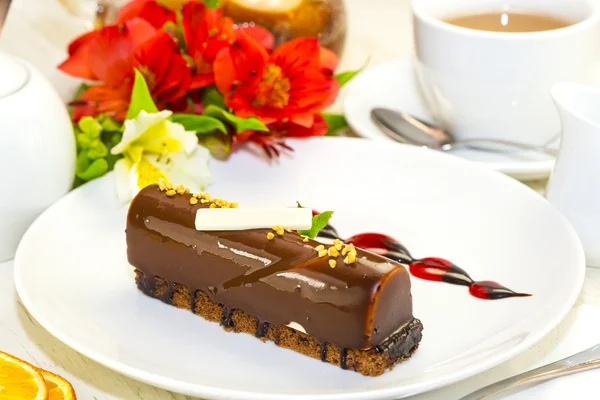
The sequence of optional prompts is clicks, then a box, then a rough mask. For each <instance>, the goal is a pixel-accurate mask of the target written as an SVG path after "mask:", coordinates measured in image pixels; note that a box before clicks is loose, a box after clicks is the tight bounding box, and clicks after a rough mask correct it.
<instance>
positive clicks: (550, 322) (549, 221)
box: [15, 138, 585, 400]
mask: <svg viewBox="0 0 600 400" xmlns="http://www.w3.org/2000/svg"><path fill="white" fill-rule="evenodd" d="M289 144H290V145H291V146H292V147H293V148H294V150H295V151H294V152H293V153H291V154H286V155H284V156H282V158H281V159H280V160H279V162H277V163H275V162H273V163H269V162H266V161H265V160H264V159H261V158H259V157H256V156H255V155H254V154H252V153H251V152H249V151H238V152H235V153H234V154H232V156H231V158H230V159H229V160H228V161H227V162H219V161H214V162H211V166H210V167H211V172H212V173H213V177H214V181H215V183H214V184H213V185H212V186H211V187H210V192H211V194H212V195H213V196H217V197H221V198H226V199H230V200H236V201H239V203H240V207H245V206H253V205H254V206H258V205H260V206H277V205H278V206H283V205H290V204H295V201H297V200H299V201H301V202H302V204H305V205H310V206H311V207H314V208H316V209H321V210H335V215H334V216H333V219H332V224H333V225H334V226H335V227H336V228H337V229H338V232H339V233H340V234H341V235H342V237H348V236H350V235H353V234H356V233H359V232H369V231H371V232H373V231H374V232H381V233H385V234H389V235H393V236H394V237H397V238H398V239H399V240H400V241H402V243H403V244H405V245H406V246H407V247H408V248H409V249H410V250H411V252H412V254H414V255H415V256H418V257H425V256H440V257H446V258H448V259H449V260H452V261H453V262H456V263H457V264H458V265H460V266H461V267H462V268H465V270H467V271H468V272H469V273H471V274H472V276H473V278H475V279H478V280H483V279H492V280H498V281H499V282H501V283H503V284H505V285H507V286H508V287H510V288H512V289H514V290H518V291H526V292H528V293H532V294H533V296H532V297H526V298H513V299H504V300H497V301H486V300H479V299H476V298H474V297H472V296H470V295H469V292H468V290H467V288H466V287H462V286H452V285H448V284H444V283H440V282H430V281H424V280H420V279H417V278H414V277H413V278H412V279H411V283H412V289H411V292H412V295H413V304H414V315H415V316H417V317H418V318H419V319H420V320H421V321H423V326H424V327H425V329H424V331H423V340H422V342H421V344H420V346H419V349H418V351H417V352H416V353H415V354H414V356H413V357H412V358H411V359H410V360H407V361H405V362H403V363H402V364H400V365H398V366H397V367H396V368H394V370H393V371H389V372H387V373H385V374H383V375H382V376H379V377H375V378H373V377H364V376H362V375H359V374H357V373H355V372H353V371H344V370H342V369H341V368H338V367H335V366H333V365H331V364H325V363H322V362H321V361H320V360H318V359H312V358H309V357H305V356H303V355H300V354H298V353H295V352H292V351H290V350H286V349H283V348H279V347H277V346H275V345H274V344H273V343H272V342H269V343H262V342H261V341H260V340H258V339H256V338H255V337H253V336H251V335H246V334H241V333H240V334H234V333H230V332H225V331H224V330H223V329H222V328H221V327H220V326H219V325H218V324H216V323H212V322H208V321H206V320H204V319H203V318H201V317H198V316H196V315H193V314H192V313H190V312H189V311H186V310H179V309H177V308H174V307H172V306H168V305H166V304H164V303H162V302H160V301H158V300H155V299H151V298H149V297H147V296H145V295H143V294H142V293H141V292H140V291H139V290H138V289H137V288H136V285H135V282H134V276H133V268H132V267H131V266H130V265H129V264H128V262H127V253H126V243H125V221H126V215H127V207H124V206H122V205H120V204H119V203H118V202H117V200H116V194H115V193H114V185H115V183H114V175H113V174H109V175H107V176H105V177H103V178H101V179H97V180H95V181H93V182H90V183H88V184H86V185H83V186H82V187H80V188H78V189H77V190H74V191H73V192H71V193H70V194H68V195H67V196H65V197H64V198H63V199H61V200H60V201H59V202H57V203H56V204H54V205H53V206H52V207H50V208H49V209H48V210H47V211H46V212H44V214H43V215H42V216H41V217H40V218H39V219H38V220H37V221H36V222H34V224H33V225H32V226H31V228H30V229H29V230H28V232H27V233H26V234H25V236H24V237H23V240H22V241H21V244H20V245H19V248H18V251H17V256H16V258H15V283H16V288H17V291H18V293H19V296H20V298H21V300H22V302H23V304H24V305H25V307H27V310H28V311H29V312H30V313H31V315H32V316H33V317H34V318H35V319H36V320H37V321H38V322H39V323H40V324H41V325H42V326H43V327H44V328H46V329H47V330H48V331H49V332H50V333H51V334H53V335H54V336H56V337H57V338H58V339H59V340H61V341H62V342H64V343H65V344H67V345H68V346H70V347H72V348H73V349H75V350H77V351H79V352H80V353H82V354H84V355H86V356H88V357H90V358H91V359H93V360H95V361H97V362H99V363H101V364H103V365H105V366H107V367H109V368H112V369H114V370H116V371H119V372H121V373H123V374H125V375H128V376H130V377H133V378H135V379H138V380H141V381H143V382H146V383H149V384H152V385H155V386H159V387H162V388H165V389H168V390H172V391H176V392H180V393H184V394H188V395H191V396H199V397H202V398H203V399H207V400H208V399H211V400H224V399H228V400H388V399H398V398H400V397H405V396H409V395H413V394H416V393H420V392H425V391H428V390H431V389H434V388H438V387H441V386H444V385H447V384H450V383H452V382H456V381H459V380H462V379H465V378H467V377H470V376H473V375H475V374H477V373H479V372H482V371H484V370H486V369H489V368H491V367H493V366H496V365H498V364H500V363H501V362H503V361H505V360H507V359H509V358H511V357H513V356H515V355H517V354H519V353H521V352H522V351H524V350H526V349H527V348H529V347H531V346H532V345H533V344H534V343H536V342H537V341H538V340H539V339H541V338H542V337H543V336H545V335H546V334H547V333H548V332H549V331H550V330H551V329H553V328H554V327H555V326H556V325H557V324H558V323H559V322H560V321H561V320H562V319H563V318H564V316H565V315H566V314H567V312H568V311H569V310H570V308H571V307H572V305H573V304H574V303H575V301H576V300H577V298H578V296H579V292H580V290H581V287H582V284H583V279H584V276H585V260H584V255H583V250H582V247H581V244H580V243H579V241H578V239H577V236H576V234H575V232H574V230H573V229H572V228H571V227H570V226H569V225H568V224H567V222H566V220H565V219H564V218H563V217H562V216H561V215H560V214H559V213H558V212H557V211H556V210H555V209H554V208H553V207H552V206H551V205H550V204H549V203H548V202H547V201H546V200H544V199H543V198H542V197H541V196H539V195H538V194H536V193H534V192H533V191H531V190H529V189H528V188H527V187H525V186H524V185H522V184H520V183H518V182H516V181H515V180H514V179H510V178H508V177H506V176H504V175H502V174H499V173H496V172H494V171H490V170H487V169H485V168H481V167H479V166H477V165H475V164H473V163H469V162H465V161H463V160H461V159H458V158H457V157H450V156H446V155H444V154H440V153H438V152H435V151H429V150H426V149H421V148H417V147H414V146H404V145H400V144H395V143H391V144H389V143H385V142H377V141H373V140H364V139H354V138H312V139H306V140H290V141H289ZM259 154H261V153H259ZM387 171H394V172H395V175H394V181H393V183H391V181H390V180H389V179H390V178H389V174H388V173H387ZM315 177H324V179H315ZM328 177H337V178H338V179H335V178H334V179H329V178H328ZM474 189H476V190H474ZM365 199H368V201H366V200H365ZM265 240H266V239H265ZM540 249H543V251H541V250H540ZM340 268H341V267H340Z"/></svg>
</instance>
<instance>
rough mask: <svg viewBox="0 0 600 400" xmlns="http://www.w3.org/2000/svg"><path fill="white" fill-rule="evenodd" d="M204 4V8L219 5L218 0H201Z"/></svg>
mask: <svg viewBox="0 0 600 400" xmlns="http://www.w3.org/2000/svg"><path fill="white" fill-rule="evenodd" d="M202 1H203V2H204V4H206V8H217V7H219V0H202Z"/></svg>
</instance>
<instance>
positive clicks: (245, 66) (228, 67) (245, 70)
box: [213, 32, 268, 108]
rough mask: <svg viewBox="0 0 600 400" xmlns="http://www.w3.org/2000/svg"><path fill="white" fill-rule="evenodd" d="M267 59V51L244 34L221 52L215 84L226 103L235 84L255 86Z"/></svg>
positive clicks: (218, 58) (215, 66)
mask: <svg viewBox="0 0 600 400" xmlns="http://www.w3.org/2000/svg"><path fill="white" fill-rule="evenodd" d="M267 59H268V53H267V51H266V50H265V49H264V48H263V47H261V46H260V45H259V44H258V43H257V42H256V41H255V40H253V39H251V38H250V37H248V36H247V35H245V34H244V33H243V32H242V33H241V34H240V37H239V38H238V40H237V42H236V43H234V44H233V45H232V46H231V47H230V48H225V49H223V50H221V51H220V52H219V54H218V55H217V58H216V59H215V62H214V64H213V68H214V73H215V83H216V84H217V88H218V89H219V91H220V92H221V93H222V94H223V95H224V96H225V101H226V103H227V102H228V101H229V100H230V97H231V95H232V94H233V93H232V89H233V84H234V82H235V83H236V84H237V83H239V84H241V85H244V86H248V87H253V86H254V85H253V84H254V82H255V81H256V80H257V79H260V77H261V76H262V73H263V71H264V69H265V64H266V62H267ZM248 101H249V99H246V102H248ZM232 108H233V107H232Z"/></svg>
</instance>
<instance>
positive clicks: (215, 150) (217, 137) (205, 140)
mask: <svg viewBox="0 0 600 400" xmlns="http://www.w3.org/2000/svg"><path fill="white" fill-rule="evenodd" d="M201 143H202V144H203V145H204V146H205V147H206V148H207V149H208V150H209V151H210V154H211V155H212V156H213V157H215V158H216V159H219V160H224V159H226V158H227V156H228V155H229V152H230V151H231V139H230V136H226V135H224V134H222V133H216V134H214V135H209V136H203V137H202V138H201Z"/></svg>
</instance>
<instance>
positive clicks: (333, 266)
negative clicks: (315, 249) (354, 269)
mask: <svg viewBox="0 0 600 400" xmlns="http://www.w3.org/2000/svg"><path fill="white" fill-rule="evenodd" d="M336 265H337V262H336V261H335V260H329V266H330V267H331V268H335V266H336Z"/></svg>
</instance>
